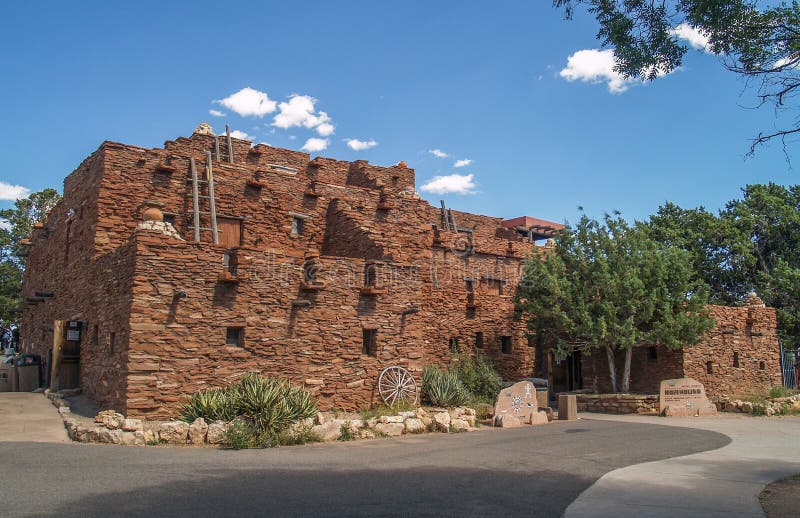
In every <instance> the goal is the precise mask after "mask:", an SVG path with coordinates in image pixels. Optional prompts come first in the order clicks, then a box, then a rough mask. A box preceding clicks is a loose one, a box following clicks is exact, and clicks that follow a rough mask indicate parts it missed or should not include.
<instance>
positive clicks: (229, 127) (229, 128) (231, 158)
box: [225, 124, 233, 164]
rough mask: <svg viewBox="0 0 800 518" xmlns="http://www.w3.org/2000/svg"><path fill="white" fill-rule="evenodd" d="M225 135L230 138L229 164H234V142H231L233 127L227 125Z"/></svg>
mask: <svg viewBox="0 0 800 518" xmlns="http://www.w3.org/2000/svg"><path fill="white" fill-rule="evenodd" d="M225 134H226V135H227V136H228V162H230V163H231V164H232V163H233V142H232V141H231V125H230V124H226V125H225Z"/></svg>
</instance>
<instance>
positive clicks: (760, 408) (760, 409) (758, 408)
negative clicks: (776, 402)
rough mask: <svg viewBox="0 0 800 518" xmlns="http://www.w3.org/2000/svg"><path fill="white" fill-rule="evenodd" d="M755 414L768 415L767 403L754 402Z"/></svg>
mask: <svg viewBox="0 0 800 518" xmlns="http://www.w3.org/2000/svg"><path fill="white" fill-rule="evenodd" d="M753 415H755V416H763V415H767V405H765V404H763V403H754V404H753Z"/></svg>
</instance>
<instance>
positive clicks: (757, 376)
mask: <svg viewBox="0 0 800 518" xmlns="http://www.w3.org/2000/svg"><path fill="white" fill-rule="evenodd" d="M711 314H712V316H713V318H714V319H716V321H717V327H716V328H715V329H714V330H712V331H711V332H710V333H709V340H708V341H706V342H701V343H699V344H697V345H696V346H694V347H691V348H688V349H686V351H685V360H684V364H685V375H686V376H687V377H690V378H694V379H696V380H698V381H700V382H701V383H703V384H704V385H705V387H706V392H707V393H708V395H709V396H710V397H719V396H722V395H728V396H733V395H741V394H747V393H749V392H752V391H756V390H765V389H769V388H770V387H772V386H774V385H781V384H782V380H781V367H780V345H779V344H778V336H777V333H776V327H777V321H776V317H775V309H774V308H764V307H723V306H711ZM734 353H738V355H739V366H738V367H734ZM708 362H711V370H712V373H711V374H709V373H708V369H707V363H708ZM762 362H763V365H762ZM762 366H763V369H762Z"/></svg>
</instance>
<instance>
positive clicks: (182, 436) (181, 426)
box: [158, 421, 189, 444]
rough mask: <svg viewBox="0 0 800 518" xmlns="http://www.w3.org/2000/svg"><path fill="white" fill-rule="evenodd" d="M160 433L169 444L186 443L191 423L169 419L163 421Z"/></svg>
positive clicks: (162, 438)
mask: <svg viewBox="0 0 800 518" xmlns="http://www.w3.org/2000/svg"><path fill="white" fill-rule="evenodd" d="M158 435H159V437H160V438H161V440H162V441H163V442H165V443H167V444H186V440H187V438H188V436H189V423H185V422H183V421H167V422H166V423H161V426H160V427H159V428H158Z"/></svg>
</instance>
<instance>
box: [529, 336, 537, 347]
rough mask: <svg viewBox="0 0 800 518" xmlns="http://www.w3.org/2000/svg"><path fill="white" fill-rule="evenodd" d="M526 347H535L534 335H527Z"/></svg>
mask: <svg viewBox="0 0 800 518" xmlns="http://www.w3.org/2000/svg"><path fill="white" fill-rule="evenodd" d="M528 347H536V337H535V336H534V335H528Z"/></svg>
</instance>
